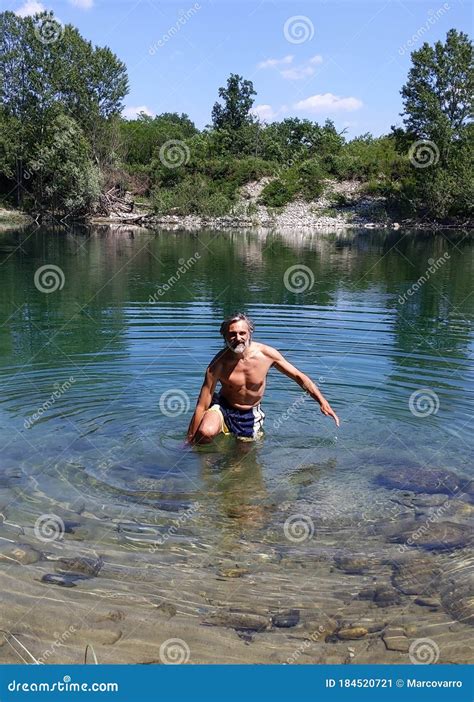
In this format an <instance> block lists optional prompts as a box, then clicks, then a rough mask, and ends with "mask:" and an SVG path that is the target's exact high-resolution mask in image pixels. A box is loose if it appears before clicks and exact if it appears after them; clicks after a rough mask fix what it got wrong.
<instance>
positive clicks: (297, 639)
mask: <svg viewBox="0 0 474 702" xmlns="http://www.w3.org/2000/svg"><path fill="white" fill-rule="evenodd" d="M473 254H474V242H473V239H472V236H469V235H467V234H466V233H465V232H454V231H449V232H447V233H446V232H443V233H436V232H423V233H415V232H409V231H397V232H388V231H383V230H382V231H361V232H351V233H341V234H329V233H327V234H325V233H321V232H315V233H294V232H292V233H288V232H269V233H257V232H253V233H249V232H237V231H235V232H234V231H230V232H216V231H200V232H198V233H189V232H183V231H177V232H165V231H147V230H138V229H135V230H130V229H126V228H122V229H120V230H117V229H112V228H108V227H95V228H87V229H86V228H79V227H78V228H77V229H68V230H59V229H49V230H48V229H44V230H43V229H29V228H26V229H18V230H14V229H12V230H10V231H8V232H6V233H4V234H2V236H1V238H0V276H1V278H0V279H1V287H0V318H1V327H0V379H1V387H2V392H1V395H0V445H1V447H2V449H1V458H0V461H1V464H0V465H1V472H0V513H1V516H0V579H1V591H2V611H1V623H0V628H1V629H2V631H3V632H5V633H4V634H3V635H2V636H3V638H2V639H0V660H1V661H2V662H20V661H21V660H25V662H32V661H33V660H39V661H40V662H49V663H66V662H73V663H80V662H83V660H84V655H85V649H86V646H87V645H88V644H89V649H88V650H89V653H88V654H87V655H88V656H89V654H90V652H91V651H92V650H93V652H94V653H95V655H96V656H97V659H98V661H99V662H100V663H122V662H137V663H167V662H180V661H183V662H187V661H189V662H191V663H212V662H218V663H239V662H240V663H241V662H253V663H256V662H257V663H272V662H273V663H284V662H287V663H373V662H379V663H384V662H387V663H405V662H406V663H409V662H410V661H411V662H413V663H416V662H420V660H419V659H420V658H423V656H425V658H426V656H427V657H428V659H429V660H431V661H432V662H440V663H443V662H446V663H447V662H467V661H468V660H470V659H472V657H473V653H474V642H473V638H472V624H473V623H474V594H473V592H472V590H471V589H470V588H471V583H472V580H471V579H470V577H471V576H472V569H473V559H472V550H471V546H472V540H471V535H472V516H473V507H472V502H473V499H474V489H473V487H472V483H470V482H469V480H470V479H472V478H473V468H472V455H473V441H472V434H473V399H474V382H473V362H472V352H473V346H474V344H473V339H474V335H473V319H474V295H473V292H474V287H473V280H474V275H473V274H474V255H473ZM236 310H243V311H245V312H247V313H248V314H249V315H250V316H251V317H252V319H253V320H254V322H255V325H256V332H255V339H256V340H257V341H262V342H264V343H267V344H270V345H272V346H275V347H276V348H278V349H279V350H280V351H281V352H282V353H283V354H284V355H285V356H286V357H287V359H288V360H289V361H290V362H291V363H293V364H294V365H296V366H297V367H298V368H300V369H301V370H303V371H304V372H305V373H307V374H308V375H309V376H310V377H311V378H312V379H313V380H314V381H315V382H316V383H317V384H318V386H319V387H320V388H321V390H322V392H323V393H324V394H325V396H326V397H327V399H328V400H329V401H330V403H331V405H332V406H333V408H334V409H335V411H336V412H337V413H338V415H339V417H340V419H341V426H340V428H339V429H337V428H336V426H335V424H334V423H333V422H332V420H330V419H329V418H326V417H323V416H322V415H321V413H320V411H319V408H318V406H317V404H315V403H314V402H313V401H312V400H311V399H310V398H308V397H307V396H305V395H303V394H302V392H301V390H300V388H299V387H298V386H297V385H296V384H295V383H293V382H292V381H291V380H289V379H288V378H287V377H285V376H283V375H281V374H280V373H278V372H277V371H276V370H274V369H272V370H271V371H270V373H269V376H268V385H267V390H266V394H265V398H264V401H263V403H262V406H263V409H264V411H265V414H266V426H265V430H266V431H265V436H264V438H263V439H261V440H259V441H257V442H256V443H252V444H250V443H242V442H238V441H236V440H235V439H233V438H229V437H223V436H222V437H219V438H218V439H217V440H216V441H215V442H214V443H213V444H212V445H209V446H203V447H194V448H190V447H187V446H185V445H184V443H183V442H184V437H185V432H186V429H187V425H188V423H189V420H190V418H191V415H192V412H193V409H194V404H195V401H196V398H197V395H198V393H199V389H200V385H201V382H202V378H203V374H204V370H205V368H206V365H207V363H208V362H209V361H210V359H211V358H212V357H213V356H214V354H215V353H216V352H217V351H218V350H219V349H220V348H221V341H220V338H219V333H218V330H219V324H220V322H221V321H222V319H223V318H224V317H225V316H227V315H228V314H230V313H233V312H234V311H236ZM23 647H25V648H23ZM91 647H92V648H91ZM25 649H26V651H25ZM428 662H429V661H428Z"/></svg>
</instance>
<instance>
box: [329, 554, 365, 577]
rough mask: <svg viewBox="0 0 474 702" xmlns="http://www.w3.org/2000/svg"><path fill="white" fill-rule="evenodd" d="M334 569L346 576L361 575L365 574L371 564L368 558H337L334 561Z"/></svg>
mask: <svg viewBox="0 0 474 702" xmlns="http://www.w3.org/2000/svg"><path fill="white" fill-rule="evenodd" d="M334 562H335V564H336V568H339V570H342V571H343V572H344V573H347V574H348V575H362V574H363V573H365V572H367V570H368V569H369V568H370V566H371V562H370V561H369V559H368V558H361V557H359V556H337V557H336V558H335V559H334Z"/></svg>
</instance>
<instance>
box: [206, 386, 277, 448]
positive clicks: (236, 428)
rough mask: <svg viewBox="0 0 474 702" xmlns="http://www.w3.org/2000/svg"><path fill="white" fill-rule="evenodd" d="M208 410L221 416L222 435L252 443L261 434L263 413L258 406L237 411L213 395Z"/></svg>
mask: <svg viewBox="0 0 474 702" xmlns="http://www.w3.org/2000/svg"><path fill="white" fill-rule="evenodd" d="M209 409H210V410H214V411H217V412H220V414H221V415H222V431H223V433H224V434H234V435H235V436H236V437H237V438H238V439H243V440H244V441H245V440H247V441H253V440H254V439H258V438H260V437H261V436H262V434H263V420H264V419H265V413H264V412H263V410H262V407H261V405H260V404H258V405H256V406H255V407H250V409H238V408H237V407H232V405H229V403H228V402H227V400H225V399H224V398H223V397H222V395H220V394H219V393H214V395H213V397H212V402H211V406H210V407H209Z"/></svg>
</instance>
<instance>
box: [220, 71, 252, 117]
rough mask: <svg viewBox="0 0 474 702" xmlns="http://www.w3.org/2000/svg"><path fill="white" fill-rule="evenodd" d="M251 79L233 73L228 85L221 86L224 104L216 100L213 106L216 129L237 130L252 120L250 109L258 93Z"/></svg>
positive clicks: (221, 96)
mask: <svg viewBox="0 0 474 702" xmlns="http://www.w3.org/2000/svg"><path fill="white" fill-rule="evenodd" d="M256 94H257V93H256V91H255V90H254V87H253V83H252V81H251V80H244V79H243V78H242V76H239V75H238V74H237V73H231V74H230V76H229V78H228V79H227V87H226V88H219V97H220V98H221V99H222V100H223V101H224V104H223V105H221V104H220V103H218V102H216V103H215V104H214V107H213V108H212V123H213V125H214V127H215V129H230V130H236V129H240V128H241V127H243V126H244V125H245V124H248V123H249V122H251V121H252V116H251V114H250V110H251V108H252V106H253V103H254V99H253V95H256Z"/></svg>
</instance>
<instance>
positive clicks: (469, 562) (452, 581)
mask: <svg viewBox="0 0 474 702" xmlns="http://www.w3.org/2000/svg"><path fill="white" fill-rule="evenodd" d="M440 594H441V604H442V605H443V608H444V609H445V610H446V611H447V612H448V613H449V614H450V615H451V616H452V617H454V618H455V619H457V620H458V621H459V622H463V623H464V624H470V625H471V626H474V558H473V557H472V556H471V557H468V558H465V559H462V560H459V561H457V562H456V563H454V564H453V566H452V567H451V570H449V571H448V572H446V573H445V574H444V577H443V580H442V582H441V588H440Z"/></svg>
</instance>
